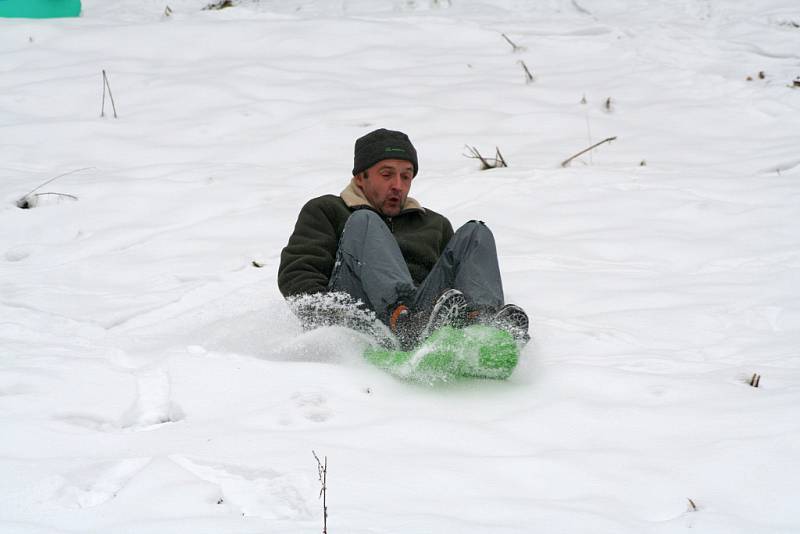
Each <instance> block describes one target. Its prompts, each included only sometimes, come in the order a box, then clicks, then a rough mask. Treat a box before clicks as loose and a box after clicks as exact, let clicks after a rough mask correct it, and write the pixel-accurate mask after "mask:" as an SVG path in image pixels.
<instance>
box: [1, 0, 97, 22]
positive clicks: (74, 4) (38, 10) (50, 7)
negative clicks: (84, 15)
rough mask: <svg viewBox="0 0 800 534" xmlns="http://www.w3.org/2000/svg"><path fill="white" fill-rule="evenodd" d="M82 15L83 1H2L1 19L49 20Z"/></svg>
mask: <svg viewBox="0 0 800 534" xmlns="http://www.w3.org/2000/svg"><path fill="white" fill-rule="evenodd" d="M80 14H81V0H0V17H10V18H29V19H49V18H53V17H77V16H78V15H80Z"/></svg>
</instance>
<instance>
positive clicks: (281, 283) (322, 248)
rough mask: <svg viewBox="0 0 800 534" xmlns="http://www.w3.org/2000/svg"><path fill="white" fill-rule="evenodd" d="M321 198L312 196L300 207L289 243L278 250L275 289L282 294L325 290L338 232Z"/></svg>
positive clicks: (334, 253) (292, 294) (286, 295)
mask: <svg viewBox="0 0 800 534" xmlns="http://www.w3.org/2000/svg"><path fill="white" fill-rule="evenodd" d="M323 199H325V197H321V198H315V199H312V200H310V201H309V202H308V203H306V205H305V206H303V208H302V209H301V210H300V215H299V216H298V217H297V224H295V227H294V232H293V233H292V235H291V237H289V243H288V244H287V245H286V247H285V248H284V249H283V251H282V252H281V264H280V267H279V268H278V288H279V289H280V291H281V293H282V294H283V296H284V297H290V296H294V295H299V294H313V293H320V292H324V291H327V289H328V280H329V279H330V276H331V272H332V270H333V264H334V261H335V259H336V249H337V247H338V245H339V235H338V229H337V225H336V222H335V220H334V214H333V213H328V211H329V210H326V209H325V206H324V205H323V203H324V202H325V200H323ZM327 202H330V200H329V199H328V200H327Z"/></svg>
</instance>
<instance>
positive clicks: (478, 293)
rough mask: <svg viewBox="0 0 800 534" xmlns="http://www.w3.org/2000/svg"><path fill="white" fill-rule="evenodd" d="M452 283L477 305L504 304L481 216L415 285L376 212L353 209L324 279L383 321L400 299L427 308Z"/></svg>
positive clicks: (461, 231) (489, 235)
mask: <svg viewBox="0 0 800 534" xmlns="http://www.w3.org/2000/svg"><path fill="white" fill-rule="evenodd" d="M451 288H453V289H458V290H460V291H461V292H462V293H464V295H465V296H466V297H467V300H469V301H470V303H471V304H472V305H473V306H475V307H479V308H482V307H487V308H488V307H491V308H499V307H500V306H502V305H503V300H504V299H503V283H502V281H501V279H500V267H499V266H498V264H497V249H496V247H495V243H494V236H493V235H492V232H491V231H490V230H489V228H487V227H486V225H485V224H483V223H482V222H479V221H470V222H468V223H466V224H464V225H463V226H462V227H461V228H459V229H458V231H457V232H456V233H455V235H454V236H453V238H452V239H451V240H450V242H449V243H448V244H447V246H446V247H445V249H444V251H443V252H442V255H441V256H440V257H439V259H438V260H437V262H436V264H435V265H434V266H433V269H431V272H430V273H429V274H428V276H427V277H426V278H425V280H424V281H423V282H422V283H421V284H420V285H419V287H416V286H415V285H414V281H413V280H412V279H411V274H410V273H409V272H408V267H407V266H406V262H405V260H404V259H403V254H402V253H401V252H400V247H399V246H398V245H397V241H396V240H395V238H394V236H393V235H392V233H391V231H390V230H389V228H388V226H386V223H385V222H384V221H383V219H382V218H381V217H380V216H379V215H378V214H376V213H375V212H373V211H371V210H366V209H362V210H356V211H355V212H353V214H352V215H351V216H350V218H349V219H348V220H347V223H346V224H345V227H344V231H343V233H342V237H341V239H340V241H339V249H338V251H337V253H336V263H335V265H334V268H333V273H332V274H331V279H330V282H329V283H328V289H330V290H331V291H343V292H345V293H349V294H350V295H351V296H352V297H353V298H356V299H358V300H361V301H362V302H363V303H364V304H366V305H367V306H368V307H369V308H370V309H372V310H373V311H374V312H375V314H376V315H377V316H378V318H379V319H380V320H382V321H383V322H387V321H388V318H389V315H390V314H391V312H392V310H393V309H394V308H395V307H396V306H397V304H398V303H400V302H403V303H404V304H406V305H407V306H408V307H409V308H411V309H412V310H413V311H427V312H429V311H430V310H431V309H432V308H433V305H434V303H435V302H436V299H437V298H438V297H439V295H441V294H442V292H444V291H445V290H447V289H451Z"/></svg>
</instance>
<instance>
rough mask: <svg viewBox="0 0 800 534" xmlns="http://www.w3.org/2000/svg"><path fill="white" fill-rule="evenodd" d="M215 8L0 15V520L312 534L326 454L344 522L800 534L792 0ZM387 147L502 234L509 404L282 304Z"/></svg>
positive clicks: (334, 532)
mask: <svg viewBox="0 0 800 534" xmlns="http://www.w3.org/2000/svg"><path fill="white" fill-rule="evenodd" d="M206 3H207V2H206V1H205V0H172V1H167V2H165V1H164V0H159V1H154V0H118V1H115V2H110V1H103V0H84V12H83V16H82V17H81V18H79V19H65V20H40V21H32V20H10V19H6V20H0V72H1V73H2V74H0V176H2V181H1V182H0V532H3V533H6V532H8V533H21V534H39V533H82V534H83V533H115V534H116V533H133V532H135V533H153V534H155V533H159V534H161V533H186V534H189V533H191V534H196V533H215V534H216V533H259V534H261V533H266V532H270V533H298V532H302V533H313V532H320V531H321V529H322V503H321V501H320V500H318V492H319V482H318V480H317V466H316V461H315V460H314V457H313V455H312V450H314V451H316V452H317V454H318V455H320V456H327V457H328V464H329V472H328V485H329V488H328V496H327V497H328V506H329V513H330V517H329V525H328V527H329V528H328V530H329V532H331V534H340V533H345V532H347V533H386V532H403V533H406V534H409V533H420V534H422V533H425V534H427V533H437V534H438V533H476V534H477V533H487V532H503V533H523V532H524V533H527V532H542V533H615V534H619V533H630V534H639V533H665V532H670V533H671V532H682V531H684V530H685V529H687V528H692V529H693V531H694V532H702V533H720V534H731V533H748V534H749V533H754V532H758V533H793V532H798V531H800V508H798V503H800V486H799V485H798V480H800V416H799V415H798V406H800V385H799V383H800V232H799V231H798V230H799V229H800V88H797V89H793V88H792V87H790V86H792V85H793V81H794V80H795V78H797V77H798V76H800V28H798V25H800V9H798V5H797V2H796V0H762V1H758V2H732V1H730V2H725V1H721V0H673V1H666V0H662V1H655V0H654V1H646V0H638V1H637V0H633V1H622V0H572V1H568V0H543V1H537V2H533V1H527V0H475V1H468V0H452V1H447V0H439V1H434V0H415V1H412V0H406V1H401V0H340V1H332V0H331V1H324V0H317V1H314V0H283V1H278V0H275V1H267V0H261V1H260V2H257V1H246V0H242V1H241V2H240V3H239V4H238V5H236V6H235V7H232V8H229V9H224V10H220V11H204V10H202V9H201V8H202V7H203V6H204V5H205V4H206ZM167 4H169V7H170V8H171V11H172V14H171V15H169V16H166V15H165V8H166V6H167ZM501 34H505V35H506V36H507V37H508V39H510V40H511V41H512V42H514V43H515V44H516V45H517V46H518V47H520V49H519V50H517V51H514V50H512V47H511V45H510V44H509V43H508V42H506V40H504V38H503V37H502V35H501ZM520 62H524V64H525V66H527V67H528V69H529V70H530V71H531V72H532V74H533V76H534V81H533V83H526V79H525V72H524V70H523V65H522V63H520ZM104 69H105V70H106V72H107V74H108V79H109V82H110V85H111V89H112V91H113V95H114V99H115V104H116V106H117V111H118V113H119V118H118V119H114V118H113V117H111V116H110V115H111V106H110V101H109V100H106V117H105V118H100V117H99V114H100V107H101V95H102V87H103V86H102V75H101V71H102V70H104ZM759 73H763V74H762V75H759ZM748 77H750V78H751V80H748V79H747V78H748ZM609 99H610V100H609ZM377 127H387V128H393V129H400V130H404V131H406V132H407V133H408V134H409V135H410V136H411V138H412V140H413V141H414V143H415V145H416V146H417V149H418V151H419V153H420V167H421V172H420V175H419V176H418V177H417V179H416V181H415V184H414V187H413V189H412V195H413V196H415V197H416V198H418V199H420V200H421V201H422V202H423V204H425V205H427V206H429V207H431V208H433V209H435V210H437V211H439V212H442V213H445V214H446V215H448V216H449V217H450V218H451V220H452V221H453V224H454V225H455V226H458V225H460V224H462V223H463V222H465V221H467V220H469V219H481V220H484V221H486V222H487V223H488V224H489V225H490V227H491V228H492V229H493V230H494V232H495V235H496V238H497V241H498V247H499V251H500V260H501V268H502V272H503V276H504V281H505V284H506V294H507V297H508V300H510V301H513V302H516V303H518V304H521V305H522V306H524V307H525V308H526V309H528V310H529V312H530V313H531V315H532V318H533V336H534V342H533V343H531V344H530V345H529V346H528V347H527V348H526V349H525V350H524V352H523V355H522V356H523V362H522V364H521V366H520V367H519V368H518V369H517V371H516V372H515V374H514V375H513V376H512V378H511V379H510V380H508V381H506V382H493V381H466V382H459V383H452V384H439V385H436V386H429V385H425V384H415V383H408V382H404V381H400V380H397V379H395V378H392V377H390V376H388V375H386V374H385V373H384V372H382V371H380V370H378V369H376V368H373V367H371V366H369V365H368V364H367V363H365V362H364V361H362V358H361V356H360V354H361V351H362V349H363V348H364V344H363V343H364V342H363V340H360V339H358V338H357V337H355V336H353V335H352V334H350V333H348V332H347V331H344V330H335V329H331V330H323V331H317V332H312V333H308V334H302V332H301V330H300V327H299V325H298V324H297V322H296V320H295V319H294V318H293V317H292V316H291V314H290V313H289V312H288V310H287V308H286V306H285V304H284V303H283V301H282V299H281V297H280V295H279V293H278V290H277V288H276V283H275V278H276V269H277V265H278V257H279V254H280V250H281V248H282V247H283V246H284V244H285V242H286V239H287V238H288V235H289V233H290V232H291V229H292V227H293V224H294V220H295V217H296V215H297V212H298V210H299V208H300V206H301V205H302V204H303V203H304V201H305V200H307V199H308V198H311V197H312V196H317V195H319V194H323V193H337V192H339V191H340V190H341V189H342V188H343V187H344V185H345V184H346V182H347V180H348V178H349V176H348V171H349V169H350V168H351V166H352V147H353V141H354V140H355V138H356V137H358V136H360V135H363V134H364V133H366V132H367V131H369V130H371V129H374V128H377ZM613 136H616V137H617V140H616V141H614V142H612V143H607V144H604V145H602V146H601V147H599V148H598V149H596V150H594V151H592V152H590V153H588V154H586V155H584V156H581V157H580V158H578V159H576V160H575V161H573V162H572V164H571V165H570V166H568V167H566V168H562V167H561V166H560V163H561V161H563V160H564V159H566V158H567V157H569V156H571V155H572V154H574V153H576V152H578V151H579V150H581V149H583V148H585V147H587V146H589V145H591V144H593V143H596V142H598V141H601V140H603V139H605V138H607V137H613ZM467 144H468V145H470V146H474V147H476V148H477V149H478V150H479V151H481V152H482V153H483V154H485V155H487V156H493V155H494V151H495V147H499V148H500V151H501V152H502V154H503V156H504V158H505V159H506V160H507V161H508V164H509V167H508V168H504V169H493V170H490V171H481V170H480V168H479V165H478V164H477V162H476V161H475V160H471V159H467V158H465V157H464V156H463V154H464V153H465V152H466V149H465V148H464V145H467ZM70 171H77V172H73V173H72V174H68V175H66V176H63V177H61V178H58V179H57V180H56V181H54V182H52V183H50V184H48V185H46V186H45V187H43V188H41V189H38V190H37V191H36V193H50V192H56V193H62V194H68V195H73V196H74V197H76V198H77V200H74V199H72V198H70V197H65V196H58V195H40V196H36V197H33V200H34V202H38V205H37V206H36V207H35V208H34V209H28V210H23V209H19V208H18V207H17V206H16V201H17V200H18V199H19V198H20V197H22V196H23V195H25V194H26V193H28V192H29V191H31V190H32V189H34V188H35V187H36V186H38V185H39V184H41V183H42V182H44V181H46V180H48V179H49V178H52V177H54V176H57V175H60V174H62V173H67V172H70ZM254 261H255V262H256V263H257V264H258V265H262V266H263V267H262V268H257V267H255V266H254V265H253V262H254ZM754 373H758V374H759V375H761V381H760V384H759V386H760V387H758V388H755V387H751V386H750V385H749V381H750V378H751V377H752V375H753V374H754ZM689 499H691V501H692V502H693V503H694V506H695V507H696V510H695V509H694V507H693V506H692V505H691V504H690V502H689Z"/></svg>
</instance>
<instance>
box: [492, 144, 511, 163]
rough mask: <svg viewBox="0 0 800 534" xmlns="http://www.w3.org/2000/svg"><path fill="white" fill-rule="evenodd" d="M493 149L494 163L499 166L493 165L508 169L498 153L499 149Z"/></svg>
mask: <svg viewBox="0 0 800 534" xmlns="http://www.w3.org/2000/svg"><path fill="white" fill-rule="evenodd" d="M494 149H495V158H494V159H495V161H496V162H498V163H499V165H495V166H496V167H508V163H506V160H505V159H504V158H503V155H502V154H501V153H500V148H499V147H494Z"/></svg>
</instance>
